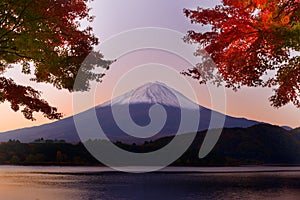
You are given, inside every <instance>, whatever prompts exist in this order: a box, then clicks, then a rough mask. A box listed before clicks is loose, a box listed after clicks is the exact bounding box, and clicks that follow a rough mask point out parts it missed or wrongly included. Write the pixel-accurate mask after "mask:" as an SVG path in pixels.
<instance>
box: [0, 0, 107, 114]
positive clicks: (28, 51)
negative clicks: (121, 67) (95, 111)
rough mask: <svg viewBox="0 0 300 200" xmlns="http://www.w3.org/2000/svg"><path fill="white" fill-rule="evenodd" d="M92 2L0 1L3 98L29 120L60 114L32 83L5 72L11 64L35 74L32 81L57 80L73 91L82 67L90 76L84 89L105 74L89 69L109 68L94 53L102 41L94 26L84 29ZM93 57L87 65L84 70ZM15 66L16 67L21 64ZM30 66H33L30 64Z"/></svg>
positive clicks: (0, 98) (0, 85)
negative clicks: (87, 60)
mask: <svg viewBox="0 0 300 200" xmlns="http://www.w3.org/2000/svg"><path fill="white" fill-rule="evenodd" d="M87 2H88V0H76V1H73V0H1V2H0V101H1V102H3V101H9V102H10V103H11V108H12V109H13V110H15V111H17V110H19V109H20V108H22V112H23V114H24V116H25V117H26V118H27V119H31V120H33V119H34V117H33V113H34V112H42V113H43V114H44V116H45V117H47V118H49V119H58V118H61V117H62V115H61V114H60V113H58V112H57V109H56V108H54V107H51V106H50V105H49V104H48V103H47V102H46V101H45V100H43V99H41V98H40V93H39V92H38V91H36V90H34V89H33V88H31V87H24V86H21V85H17V84H16V83H15V82H14V81H13V80H12V79H7V78H5V77H4V76H2V77H1V74H3V72H4V71H5V70H6V69H7V68H8V67H12V66H13V65H12V64H20V65H21V66H22V69H20V70H22V72H23V73H25V74H29V73H31V70H30V69H32V68H34V72H33V74H34V78H33V79H32V81H36V82H45V83H50V84H53V85H54V86H55V87H56V88H58V89H62V88H64V89H68V90H69V91H73V84H74V81H75V78H76V75H77V73H78V71H79V69H80V70H81V74H84V77H85V78H86V79H85V80H84V81H83V83H82V85H83V87H82V88H81V89H82V90H86V89H88V87H89V81H90V80H98V81H99V80H100V79H101V78H102V77H103V74H95V73H93V72H91V70H92V69H94V68H95V67H97V66H101V67H104V68H107V67H108V65H109V64H110V61H105V60H103V59H102V58H103V56H102V55H101V54H100V53H99V52H94V51H93V46H94V45H96V44H98V39H97V38H96V37H95V36H94V35H93V33H92V28H91V27H87V28H86V29H84V30H82V27H80V20H88V21H91V20H92V19H93V18H92V17H91V16H89V8H88V7H87ZM88 55H91V56H90V57H91V58H94V59H90V61H91V62H90V63H89V65H85V67H84V68H80V67H81V64H82V63H83V61H84V60H85V58H86V57H87V56H88ZM20 65H18V66H14V67H19V66H20ZM30 66H32V67H30Z"/></svg>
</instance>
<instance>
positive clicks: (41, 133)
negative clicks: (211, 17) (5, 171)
mask: <svg viewBox="0 0 300 200" xmlns="http://www.w3.org/2000/svg"><path fill="white" fill-rule="evenodd" d="M157 104H158V105H160V106H163V107H164V109H165V111H166V114H167V120H166V123H165V124H164V126H163V127H162V129H160V131H159V132H158V134H157V135H155V136H153V137H149V138H147V140H150V139H151V140H154V139H157V138H160V137H164V136H168V135H173V134H174V133H177V131H178V129H179V124H180V120H181V113H183V112H185V113H188V114H191V115H190V116H194V114H195V112H198V111H200V116H201V119H200V121H199V124H198V131H202V130H206V129H208V127H209V125H210V122H211V115H212V113H214V115H215V116H216V118H217V119H221V118H222V117H224V115H223V114H221V113H218V112H215V111H212V110H210V109H207V108H205V107H202V106H199V105H197V104H196V103H195V102H192V101H191V100H189V99H188V98H186V97H185V96H184V95H182V94H181V93H179V92H178V91H176V90H174V89H172V88H170V87H168V86H167V85H165V84H163V83H159V82H155V83H148V84H145V85H143V86H141V87H138V88H137V89H134V90H132V91H130V92H128V93H126V94H124V95H122V96H119V97H117V98H115V99H113V100H112V101H109V102H106V103H104V104H102V105H99V106H97V107H95V110H96V114H97V118H98V121H99V124H100V125H101V127H102V129H103V130H104V132H105V134H106V135H107V136H108V137H109V138H110V139H111V140H112V141H124V142H144V141H145V140H146V139H143V138H135V137H132V136H130V135H128V134H126V131H123V130H121V129H120V128H119V126H118V124H117V123H116V121H115V117H114V116H113V112H112V110H115V111H116V116H118V117H119V118H120V121H121V123H123V124H125V125H127V124H128V119H129V118H132V120H133V121H134V122H135V123H136V124H137V125H139V126H147V125H149V123H151V119H150V117H149V111H150V110H151V107H152V106H154V105H157ZM196 108H197V109H196ZM128 110H129V114H130V116H128ZM91 112H92V110H87V111H85V112H82V113H80V114H78V115H77V117H78V118H79V119H80V120H83V122H84V125H85V129H84V130H85V131H86V134H87V135H94V134H95V130H97V127H95V126H94V125H93V124H92V123H91V121H92V120H91V118H92V115H90V113H91ZM153 117H154V119H159V118H160V117H161V116H160V112H157V113H155V114H154V116H153ZM225 117H226V120H225V127H227V128H233V127H249V126H252V125H255V124H258V123H260V122H257V121H251V120H247V119H244V118H234V117H230V116H225ZM154 121H155V120H154ZM191 121H192V120H191ZM128 126H129V127H127V128H129V129H130V128H131V127H130V125H128ZM156 128H157V127H156V126H153V127H152V129H151V128H150V129H148V130H147V132H140V133H138V134H140V135H143V136H145V135H146V136H147V135H152V134H153V133H154V132H155V131H156V130H155V129H156ZM212 128H221V127H218V126H217V125H214V126H212ZM187 132H190V130H189V127H188V126H187V127H185V129H183V131H182V133H187ZM38 138H44V139H63V140H66V141H67V142H72V143H75V142H79V141H80V139H79V137H78V135H77V131H76V128H75V125H74V120H73V117H69V118H65V119H63V120H60V121H57V122H53V123H50V124H45V125H42V126H37V127H31V128H26V129H19V130H14V131H9V132H5V133H1V134H0V142H2V141H8V140H9V139H17V140H20V141H21V142H31V141H33V140H35V139H38Z"/></svg>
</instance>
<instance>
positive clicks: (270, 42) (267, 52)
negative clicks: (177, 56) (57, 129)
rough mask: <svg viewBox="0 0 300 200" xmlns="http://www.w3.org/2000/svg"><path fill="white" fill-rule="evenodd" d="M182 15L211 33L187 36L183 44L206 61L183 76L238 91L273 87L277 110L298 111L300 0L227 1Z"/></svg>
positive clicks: (190, 32)
mask: <svg viewBox="0 0 300 200" xmlns="http://www.w3.org/2000/svg"><path fill="white" fill-rule="evenodd" d="M184 12H185V15H186V16H187V17H188V18H190V20H191V22H192V23H197V24H201V25H203V26H206V25H207V26H209V27H210V30H209V31H207V32H204V33H203V32H197V31H194V30H191V31H189V32H188V34H187V36H186V37H185V41H186V42H189V43H196V44H198V45H199V48H198V49H197V51H196V52H195V54H196V55H197V56H199V57H201V58H202V62H200V63H199V64H197V65H196V66H194V67H193V68H192V69H189V70H187V71H185V72H183V74H185V75H188V76H191V77H193V78H195V79H197V80H199V82H200V83H207V82H208V81H210V82H213V83H217V84H221V83H225V86H226V87H229V88H233V89H234V90H237V89H238V88H240V87H241V86H243V85H244V86H250V87H256V86H263V87H273V88H275V89H274V95H273V96H271V97H270V99H269V100H270V101H271V103H272V105H273V106H274V107H277V108H278V107H281V106H283V105H285V104H287V103H289V102H292V103H293V104H294V105H296V106H297V107H300V57H299V54H297V53H296V52H298V53H299V51H300V23H299V18H300V1H299V0H223V1H222V4H221V5H217V6H215V7H214V8H212V9H204V8H200V7H199V8H197V9H196V10H191V9H185V10H184ZM212 61H214V63H215V68H214V67H212V65H213V64H212V63H213V62H212Z"/></svg>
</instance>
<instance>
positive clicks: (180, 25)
mask: <svg viewBox="0 0 300 200" xmlns="http://www.w3.org/2000/svg"><path fill="white" fill-rule="evenodd" d="M217 2H219V1H215V0H213V1H186V0H185V1H184V0H177V1H174V0H151V1H150V0H126V1H124V0H95V1H94V2H93V3H92V4H91V5H92V9H93V10H92V14H93V15H95V16H96V18H95V20H94V22H93V24H92V26H93V28H94V32H95V34H96V35H97V36H98V37H99V38H100V41H102V42H105V41H107V40H109V39H110V38H111V37H113V36H114V35H116V34H119V33H121V32H123V31H127V30H131V29H134V28H143V27H162V28H169V29H173V30H176V31H179V32H181V33H183V34H184V33H186V31H187V30H189V29H191V28H194V29H195V28H196V29H198V30H204V29H203V28H202V27H200V26H195V25H190V23H189V20H188V19H186V18H185V17H184V15H183V12H182V10H183V8H195V7H197V6H204V7H209V6H212V5H215V4H216V3H217ZM180 42H182V41H178V43H180ZM120 45H122V44H120ZM151 62H156V63H161V64H164V65H168V66H169V67H171V68H174V69H175V70H177V71H182V70H184V69H186V68H184V67H185V66H187V65H188V64H187V63H186V62H184V61H183V60H182V59H178V57H176V56H175V57H174V56H172V55H170V54H167V53H165V52H161V51H154V50H153V51H151V50H148V51H141V52H136V53H130V54H128V55H126V56H124V57H122V58H121V59H119V60H118V62H117V63H115V64H114V65H113V66H112V68H111V70H110V71H108V74H107V76H106V77H105V79H104V82H103V83H102V84H101V85H99V86H98V88H97V89H98V90H97V91H99V92H98V93H97V95H96V98H97V99H96V103H102V102H104V101H106V100H109V99H110V98H111V91H112V89H113V86H114V84H115V83H116V81H118V79H120V77H121V76H122V75H123V74H125V73H127V72H128V71H129V70H131V69H132V68H133V67H135V66H137V65H140V64H147V63H151ZM19 71H20V69H18V68H16V69H12V70H8V72H7V76H11V77H17V82H18V83H24V84H30V85H31V86H34V87H35V88H37V89H38V90H41V91H43V97H44V98H45V99H47V100H48V101H49V102H50V103H51V104H52V105H55V106H57V107H58V108H59V110H60V111H61V112H63V113H64V114H65V116H70V115H72V113H73V112H72V95H70V94H69V93H68V92H67V91H64V90H62V91H58V90H57V89H55V88H53V87H52V86H50V85H47V84H34V83H30V82H29V81H28V79H29V77H28V76H25V75H21V74H20V73H19ZM145 76H146V75H145ZM152 79H153V78H152ZM157 79H158V80H159V79H160V78H159V77H157ZM189 82H190V84H191V85H192V86H193V89H194V90H195V92H196V95H197V99H196V100H195V101H198V102H199V103H200V104H202V105H204V106H207V107H209V106H210V100H209V99H208V98H207V95H205V94H206V92H205V91H206V90H205V87H204V86H200V85H198V84H197V83H196V81H194V80H189ZM142 83H143V77H137V85H136V86H138V85H141V84H142ZM133 87H134V86H133V85H128V86H127V88H126V87H125V88H124V89H123V92H125V91H126V90H130V89H132V88H133ZM175 89H177V90H179V91H180V92H182V93H184V94H185V91H184V89H182V88H175ZM271 94H272V91H271V90H270V89H262V88H243V89H242V90H240V91H239V92H237V93H235V92H233V91H231V90H227V91H226V95H227V99H226V102H227V104H226V112H227V114H228V115H232V116H238V117H246V118H249V119H255V120H259V121H264V122H269V123H272V124H278V125H289V126H292V127H298V126H300V123H299V119H300V112H299V109H297V108H295V107H294V106H293V105H287V106H285V107H283V108H280V109H275V108H273V107H271V106H270V103H269V102H268V97H270V96H271ZM185 95H188V94H185ZM0 111H1V115H0V120H1V126H0V132H1V131H6V130H12V129H17V128H23V127H30V126H36V125H39V124H43V123H48V122H50V121H48V120H46V119H44V118H42V117H41V115H39V114H38V115H36V117H37V118H38V120H37V121H35V122H31V121H28V120H25V119H24V118H23V116H22V114H21V113H20V112H17V113H14V112H13V111H12V110H11V109H10V107H9V104H7V103H4V104H0Z"/></svg>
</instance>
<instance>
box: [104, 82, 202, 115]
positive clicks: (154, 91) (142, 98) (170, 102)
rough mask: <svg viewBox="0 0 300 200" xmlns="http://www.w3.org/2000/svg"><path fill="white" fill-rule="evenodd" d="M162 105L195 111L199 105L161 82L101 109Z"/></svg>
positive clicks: (132, 92) (140, 88) (144, 86)
mask: <svg viewBox="0 0 300 200" xmlns="http://www.w3.org/2000/svg"><path fill="white" fill-rule="evenodd" d="M142 103H146V104H160V105H165V106H172V107H179V108H188V109H195V108H197V106H199V105H198V104H196V103H194V102H193V101H191V100H190V99H188V98H187V97H185V96H184V95H182V94H181V93H180V92H178V91H176V90H175V89H173V88H170V87H169V86H167V85H166V84H164V83H161V82H158V81H156V82H150V83H147V84H144V85H142V86H140V87H138V88H136V89H134V90H131V91H130V92H127V93H125V94H124V95H121V96H119V97H116V98H114V99H112V100H111V101H109V102H106V103H105V104H102V105H101V107H103V106H107V105H109V104H110V105H111V106H113V105H128V104H142Z"/></svg>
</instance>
